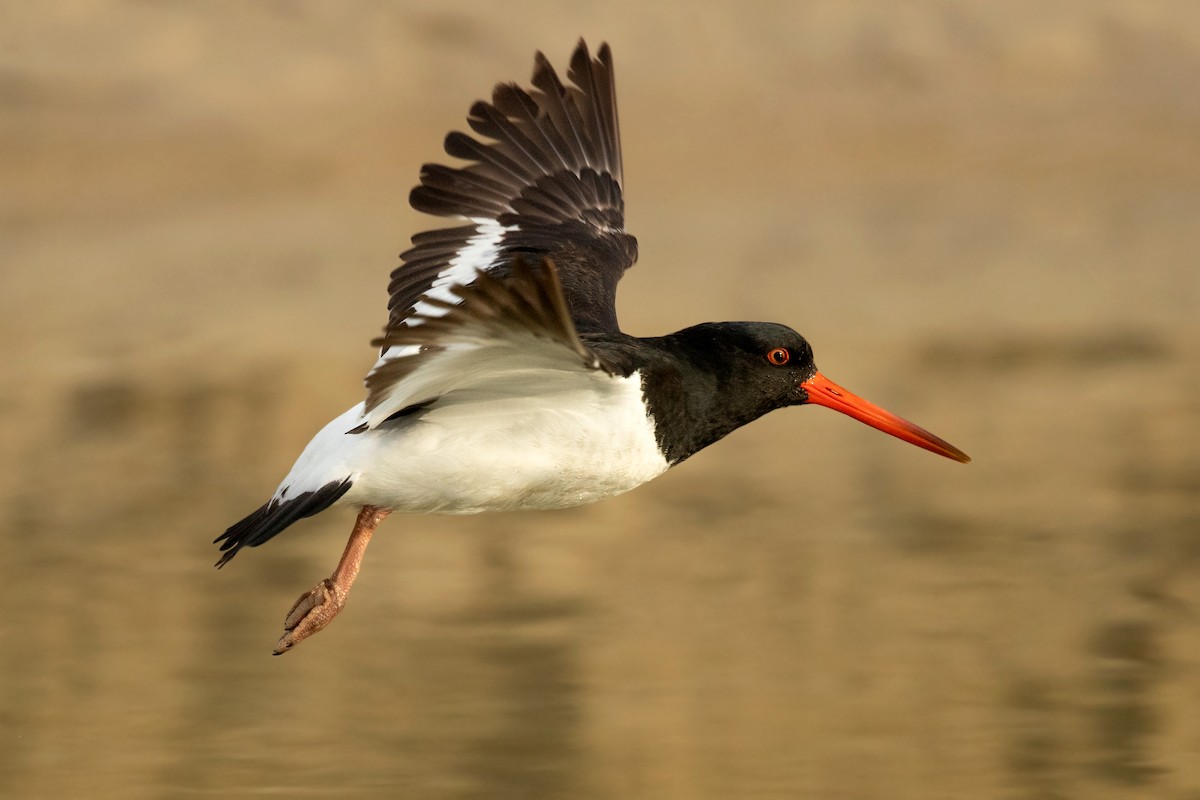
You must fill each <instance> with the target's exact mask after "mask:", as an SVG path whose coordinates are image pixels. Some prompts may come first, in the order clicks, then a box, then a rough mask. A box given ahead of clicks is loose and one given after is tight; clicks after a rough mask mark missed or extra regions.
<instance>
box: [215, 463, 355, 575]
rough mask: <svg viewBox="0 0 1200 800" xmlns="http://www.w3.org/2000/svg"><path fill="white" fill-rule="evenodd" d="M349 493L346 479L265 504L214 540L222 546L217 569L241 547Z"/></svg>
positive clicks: (254, 542)
mask: <svg viewBox="0 0 1200 800" xmlns="http://www.w3.org/2000/svg"><path fill="white" fill-rule="evenodd" d="M348 491H350V479H349V478H346V479H345V480H343V481H333V482H332V483H327V484H325V485H324V486H322V487H321V488H320V489H317V490H316V491H312V492H301V493H300V494H298V495H296V496H295V497H290V498H288V499H287V500H283V501H279V500H272V501H271V502H269V503H266V504H264V505H263V506H261V507H260V508H259V509H258V510H257V511H255V512H254V513H253V514H251V515H250V516H248V517H246V518H245V519H243V520H242V521H241V522H236V523H234V524H233V525H232V526H230V528H229V529H228V530H227V531H225V532H224V533H222V534H221V535H220V536H218V537H217V538H216V539H213V544H216V543H218V542H220V543H221V552H222V555H221V558H220V560H218V561H217V569H220V568H221V567H223V566H225V564H226V563H227V562H228V561H229V559H231V558H233V557H234V556H236V555H237V553H238V550H241V549H242V548H243V547H246V546H250V547H258V546H259V545H260V544H262V543H263V542H265V541H267V540H268V539H270V538H271V537H272V536H274V535H275V534H277V533H280V532H282V531H283V529H284V528H286V527H287V526H289V525H291V524H292V523H293V522H295V521H297V520H301V519H304V518H305V517H311V516H312V515H313V514H319V513H321V512H322V511H324V510H325V509H327V508H329V507H330V506H331V505H333V504H334V503H336V502H337V501H338V499H339V498H340V497H341V496H342V495H344V494H345V493H346V492H348Z"/></svg>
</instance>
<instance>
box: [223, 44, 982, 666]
mask: <svg viewBox="0 0 1200 800" xmlns="http://www.w3.org/2000/svg"><path fill="white" fill-rule="evenodd" d="M567 77H568V78H569V80H570V83H569V84H564V83H563V82H562V81H561V80H560V79H559V76H558V75H557V74H556V73H555V71H554V68H553V67H551V65H550V63H549V62H548V61H547V60H546V57H545V56H544V55H542V54H541V53H538V54H537V55H536V57H535V60H534V69H533V78H532V84H533V86H532V88H530V89H522V88H520V87H518V86H517V85H515V84H511V83H502V84H500V85H498V86H497V87H496V88H495V90H494V91H493V93H492V101H491V102H490V103H487V102H482V101H480V102H477V103H475V105H473V106H472V107H471V111H470V115H469V117H468V119H467V122H468V124H469V125H470V126H471V128H472V129H473V130H474V131H475V133H476V134H478V136H479V137H480V138H473V137H471V136H469V135H467V134H464V133H459V132H453V133H451V134H449V135H448V136H447V137H446V142H445V149H446V153H447V154H449V155H450V156H453V157H454V158H458V159H463V160H465V161H466V162H467V163H466V164H465V165H464V166H459V167H447V166H441V165H438V164H427V165H425V166H424V167H422V168H421V182H420V185H419V186H417V187H416V188H415V189H413V190H412V193H411V195H410V197H409V202H410V203H411V204H412V206H413V208H415V209H417V210H418V211H423V212H426V213H429V214H434V215H437V216H441V217H455V218H458V219H460V220H463V221H464V222H465V224H461V225H459V226H458V227H450V228H443V229H440V230H434V231H429V232H426V233H419V234H417V235H416V236H414V237H413V239H412V244H413V246H412V248H411V249H409V250H408V251H406V252H405V253H403V254H402V255H401V256H400V258H401V261H402V262H403V263H402V264H401V265H400V266H399V267H398V268H397V269H396V270H395V271H394V272H393V273H392V276H391V283H390V284H389V286H388V292H389V293H390V296H391V297H390V300H389V302H388V310H389V312H390V313H389V317H388V321H387V325H386V327H385V329H384V333H383V335H382V336H380V337H379V338H378V339H376V340H375V341H374V342H373V344H374V345H376V346H378V347H380V348H381V350H380V355H379V359H378V361H377V362H376V363H375V366H374V367H373V368H372V369H371V371H370V373H369V374H368V375H367V378H366V389H367V393H366V394H367V396H366V399H365V400H364V401H363V402H361V403H359V404H358V405H356V406H354V407H353V408H351V409H350V410H349V411H347V412H346V413H345V414H342V415H341V416H340V417H338V418H337V419H335V420H333V421H332V422H330V423H329V424H328V425H326V426H325V428H324V429H322V430H321V431H320V432H319V433H318V434H317V435H316V436H315V437H314V438H313V440H312V441H311V442H309V444H308V446H307V447H306V448H305V449H304V452H303V453H301V455H300V458H299V460H297V461H296V463H295V465H294V466H293V467H292V469H291V472H289V473H288V475H287V477H286V478H284V479H283V482H282V483H281V484H280V485H279V488H278V489H277V490H276V491H275V494H274V495H273V496H272V497H271V499H270V500H269V501H268V502H267V503H265V504H264V505H263V506H262V507H261V508H259V509H258V510H257V511H255V512H254V513H252V514H250V515H249V516H248V517H246V518H245V519H243V520H241V521H240V522H238V523H236V524H235V525H233V526H232V527H230V528H229V529H228V530H226V531H225V533H223V534H221V535H220V536H219V537H217V539H216V542H219V543H220V544H221V550H222V551H223V553H222V555H221V558H220V560H219V561H217V566H218V567H220V566H223V565H224V564H226V563H227V562H228V561H229V560H230V559H231V558H233V557H234V556H235V555H237V553H238V551H239V550H241V549H242V548H243V547H246V546H250V547H256V546H258V545H260V544H262V543H263V542H266V541H267V540H268V539H270V538H271V537H273V536H275V535H276V534H277V533H279V532H281V531H282V530H284V529H285V528H287V527H288V526H289V525H291V524H292V523H293V522H295V521H297V520H299V519H302V518H304V517H310V516H312V515H314V514H317V513H318V512H321V511H324V510H325V509H327V508H329V507H330V506H334V505H348V506H352V507H355V508H358V509H359V514H358V520H357V521H356V523H355V525H354V530H353V531H352V532H351V534H350V540H349V542H348V543H347V545H346V549H345V552H344V553H343V555H342V558H341V561H340V562H339V563H338V566H337V569H335V570H334V572H333V574H332V575H331V576H330V577H328V578H326V579H325V580H323V581H321V582H320V583H318V584H317V585H316V586H315V587H314V588H313V589H311V590H309V591H308V592H305V593H304V594H303V595H301V596H300V599H299V600H297V601H296V603H295V605H294V606H293V607H292V609H291V611H289V612H288V614H287V617H286V619H285V622H284V630H285V633H284V635H283V637H282V638H281V639H280V640H279V642H278V644H277V645H276V647H275V654H276V655H278V654H280V653H283V652H286V651H287V650H288V649H290V648H292V647H294V646H295V645H296V644H297V643H299V642H301V641H303V640H304V639H306V638H308V637H309V636H311V635H312V634H314V633H316V632H317V631H319V630H321V629H322V628H324V627H325V626H326V625H327V624H329V622H330V620H332V619H333V618H334V617H335V616H336V615H337V614H338V612H339V611H341V609H342V607H343V605H344V604H345V602H346V596H347V594H348V593H349V591H350V586H351V584H352V583H353V582H354V579H355V577H356V576H357V575H358V569H359V565H360V563H361V561H362V557H363V552H364V551H365V549H366V547H367V543H368V542H369V540H370V538H371V534H372V533H373V532H374V530H375V528H376V526H378V525H379V523H380V522H381V521H382V520H383V519H384V518H385V517H386V516H387V515H388V514H390V513H392V512H393V511H399V512H404V513H444V514H470V513H475V512H480V511H503V510H513V509H546V508H565V507H568V506H575V505H580V504H582V503H590V502H592V501H594V500H599V499H601V498H604V497H611V496H612V495H616V494H620V493H621V492H625V491H628V490H630V489H632V488H634V487H635V486H638V485H640V484H642V483H645V482H646V481H648V480H650V479H651V478H653V477H655V476H657V475H660V474H662V473H663V472H664V471H665V470H667V469H668V468H669V467H672V466H674V465H676V464H678V463H680V462H681V461H683V460H684V459H686V458H688V457H689V456H691V455H692V454H694V453H696V452H698V451H699V450H702V449H703V448H705V447H707V446H708V445H710V444H712V443H713V442H715V441H717V440H718V439H720V438H721V437H723V436H725V435H726V434H728V433H729V432H730V431H732V430H734V429H736V428H738V427H740V426H742V425H745V424H746V423H748V422H751V421H753V420H755V419H758V418H759V417H761V416H762V415H764V414H766V413H767V412H769V411H773V410H775V409H777V408H783V407H785V406H798V405H804V404H816V405H822V406H825V407H827V408H832V409H834V410H836V411H840V412H842V413H844V414H848V415H849V416H851V417H854V418H855V419H858V420H860V421H862V422H865V423H866V424H868V425H871V426H872V427H875V428H878V429H879V430H881V431H884V432H886V433H889V434H891V435H893V436H896V437H898V438H900V439H903V440H905V441H907V442H911V443H912V444H915V445H917V446H918V447H923V448H925V449H926V450H931V451H933V452H934V453H938V454H940V455H943V456H946V457H948V458H952V459H954V460H956V461H962V462H966V461H968V460H969V459H968V457H967V456H966V454H965V453H963V452H962V451H961V450H959V449H958V448H956V447H954V446H953V445H951V444H949V443H947V442H945V441H943V440H942V439H939V438H938V437H937V436H934V435H933V434H931V433H929V432H928V431H925V430H923V429H921V428H919V427H917V426H916V425H913V424H912V423H910V422H907V421H905V420H903V419H900V418H899V417H896V416H894V415H893V414H890V413H888V412H886V411H884V410H883V409H881V408H878V407H877V406H874V405H872V404H871V403H868V402H867V401H865V400H863V399H861V398H859V397H856V396H855V395H853V394H851V393H850V392H848V391H846V390H845V389H843V388H841V387H840V386H838V385H837V384H835V383H833V382H832V381H830V380H829V379H828V378H826V377H825V376H824V375H822V374H821V373H819V372H817V368H816V366H815V365H814V363H813V354H812V348H810V347H809V345H808V342H807V341H805V340H804V338H803V337H802V336H800V335H799V334H798V333H796V332H795V331H793V330H792V329H791V328H788V327H786V326H784V325H778V324H775V323H768V322H708V323H703V324H700V325H696V326H694V327H691V328H685V329H684V330H681V331H677V332H675V333H671V334H667V335H666V336H659V337H653V338H644V339H643V338H638V337H634V336H628V335H626V334H624V333H622V332H621V330H620V328H619V327H618V326H617V315H616V289H617V281H619V280H620V279H621V275H622V274H623V273H624V272H625V270H626V269H628V268H629V267H630V266H632V265H633V263H634V261H635V260H636V258H637V240H636V239H634V237H633V236H630V235H629V234H628V233H626V232H625V229H624V200H623V197H622V191H621V185H622V171H621V142H620V136H619V132H618V125H617V99H616V92H615V88H614V83H613V64H612V54H611V52H610V50H609V48H608V46H607V45H601V47H600V49H599V51H598V53H597V55H596V57H595V58H593V57H592V55H591V54H590V53H589V52H588V48H587V45H586V44H585V43H584V42H583V41H582V40H581V41H580V42H579V44H578V46H577V47H576V48H575V51H574V53H573V55H572V56H571V62H570V69H569V71H568V73H567Z"/></svg>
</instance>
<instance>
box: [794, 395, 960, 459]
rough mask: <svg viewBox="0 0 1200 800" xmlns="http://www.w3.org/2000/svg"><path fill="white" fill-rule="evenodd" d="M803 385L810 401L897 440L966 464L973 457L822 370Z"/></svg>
mask: <svg viewBox="0 0 1200 800" xmlns="http://www.w3.org/2000/svg"><path fill="white" fill-rule="evenodd" d="M800 385H801V386H802V387H803V388H804V390H805V391H806V392H807V393H808V402H810V403H816V404H817V405H819V406H825V407H826V408H832V409H833V410H834V411H840V412H842V413H843V414H846V415H847V416H851V417H854V418H855V419H856V420H858V421H859V422H865V423H866V424H868V425H870V426H871V427H872V428H878V429H879V430H881V431H883V432H884V433H890V434H891V435H892V436H895V437H896V438H897V439H903V440H904V441H906V442H909V443H911V444H915V445H916V446H917V447H923V448H925V449H926V450H928V451H930V452H931V453H937V454H938V455H939V456H945V457H946V458H953V459H954V460H955V461H961V462H962V463H964V464H965V463H967V462H968V461H970V460H971V457H970V456H968V455H967V454H966V453H964V452H963V451H962V450H959V449H958V448H957V447H955V446H954V445H952V444H950V443H949V442H947V441H945V440H944V439H940V438H938V437H937V436H934V435H933V434H932V433H930V432H929V431H927V430H925V429H924V428H919V427H917V426H916V425H913V424H912V423H911V422H909V421H908V420H906V419H901V418H900V417H897V416H896V415H895V414H891V413H889V412H887V411H884V410H883V409H882V408H880V407H879V406H877V405H875V404H874V403H868V402H867V401H866V400H863V399H862V398H861V397H859V396H857V395H853V394H850V392H847V391H846V390H845V389H843V388H842V387H840V386H838V385H837V384H836V383H834V382H833V381H831V380H829V379H828V378H826V377H825V376H824V375H822V374H821V373H819V372H818V373H817V374H816V375H813V376H812V377H811V378H809V379H808V380H806V381H804V382H803V383H801V384H800Z"/></svg>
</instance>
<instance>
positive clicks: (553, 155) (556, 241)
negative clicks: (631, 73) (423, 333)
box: [377, 40, 637, 366]
mask: <svg viewBox="0 0 1200 800" xmlns="http://www.w3.org/2000/svg"><path fill="white" fill-rule="evenodd" d="M567 77H568V78H569V79H570V81H571V84H570V85H564V84H563V83H562V81H561V80H560V79H559V77H558V75H557V74H556V73H555V71H554V68H553V67H552V66H550V62H549V61H547V60H546V57H545V56H544V55H542V54H541V53H538V54H537V56H536V58H535V61H534V70H533V79H532V84H533V88H532V89H529V90H526V89H522V88H520V87H518V86H516V85H515V84H499V85H498V86H496V88H495V90H494V91H493V93H492V102H491V103H487V102H483V101H480V102H477V103H475V105H474V106H472V107H471V111H470V115H469V116H468V118H467V122H468V124H469V125H470V126H471V128H472V129H473V130H474V131H475V133H477V134H479V136H480V137H482V138H481V139H476V138H473V137H471V136H469V135H467V134H465V133H459V132H453V133H451V134H450V135H448V136H447V137H446V145H445V147H446V153H447V154H449V155H451V156H453V157H455V158H461V159H465V160H467V161H468V162H470V163H468V164H467V165H466V166H463V167H459V168H455V167H447V166H442V165H438V164H426V165H425V166H424V167H422V169H421V183H420V185H419V186H417V187H416V188H415V189H413V191H412V194H411V195H410V197H409V202H410V203H411V204H412V206H413V208H415V209H416V210H418V211H424V212H426V213H429V214H435V215H437V216H442V217H460V218H463V219H466V220H467V221H468V222H469V224H467V225H462V226H460V227H453V228H445V229H442V230H435V231H430V232H427V233H420V234H417V235H416V236H414V237H413V239H412V243H413V247H412V249H410V250H408V251H407V252H405V253H403V254H402V255H401V260H402V261H403V262H404V263H403V264H401V265H400V266H399V267H398V268H397V269H396V270H395V271H394V272H393V273H392V279H391V283H390V284H389V286H388V292H389V294H390V299H389V302H388V311H389V318H388V325H387V329H386V332H385V335H384V337H383V340H385V341H386V340H388V339H389V338H395V337H393V336H392V334H394V333H397V332H399V331H400V330H401V329H403V328H405V327H409V326H411V325H412V324H413V323H414V322H416V317H420V318H426V319H427V318H430V317H435V316H438V315H439V314H442V313H445V312H446V311H447V310H448V309H449V308H450V307H451V306H452V305H453V304H454V302H455V298H454V293H453V292H452V290H451V287H453V286H455V285H469V284H471V283H473V282H474V281H475V280H476V278H477V276H478V275H479V274H481V273H487V274H492V275H496V276H500V277H504V276H506V275H508V274H509V272H510V270H511V265H512V263H513V261H514V259H516V258H522V259H524V260H526V261H527V262H530V263H538V262H539V261H540V260H541V259H543V258H547V259H550V260H552V261H553V262H554V263H555V264H556V265H557V268H558V275H559V278H560V280H561V283H562V294H563V297H564V298H565V301H566V304H567V308H568V310H569V314H570V317H571V319H572V320H573V321H574V324H575V327H576V328H577V329H578V330H580V331H584V332H590V331H616V330H617V317H616V290H617V282H618V281H619V280H620V278H621V275H622V274H623V273H624V272H625V270H626V269H628V268H629V267H630V266H631V265H632V264H633V262H634V261H635V260H636V258H637V240H636V239H634V238H633V237H632V236H630V235H628V234H627V233H625V231H624V200H623V198H622V194H621V182H622V177H621V140H620V134H619V131H618V126H617V100H616V89H615V87H614V84H613V66H612V53H611V52H610V51H609V48H608V45H606V44H604V45H601V46H600V50H599V52H598V53H597V57H596V58H592V56H591V55H590V54H589V52H588V49H587V45H586V44H585V43H584V42H583V41H582V40H580V42H579V45H578V46H577V47H576V48H575V52H574V54H573V55H572V56H571V66H570V70H569V71H568V73H567ZM414 315H415V317H414ZM401 338H402V337H401ZM387 355H388V354H387V353H386V351H385V354H384V357H385V358H386V357H387ZM377 366H382V364H381V365H377Z"/></svg>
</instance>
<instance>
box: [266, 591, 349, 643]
mask: <svg viewBox="0 0 1200 800" xmlns="http://www.w3.org/2000/svg"><path fill="white" fill-rule="evenodd" d="M345 603H346V593H345V592H344V591H341V590H340V589H339V587H338V586H337V585H336V584H335V583H334V582H333V581H332V580H331V579H330V578H326V579H325V580H323V581H321V582H320V583H318V584H317V585H316V586H314V587H313V588H311V589H309V590H308V591H307V592H305V593H304V594H302V595H300V598H299V599H298V600H296V603H295V605H293V606H292V609H291V610H290V611H289V612H288V615H287V618H286V619H285V620H284V621H283V629H284V630H285V631H286V633H285V634H284V635H283V636H282V637H280V639H279V641H278V642H277V643H276V644H275V655H281V654H283V653H286V652H287V651H288V650H290V649H292V648H293V647H295V646H296V645H298V644H299V643H300V642H302V641H304V640H305V639H307V638H308V637H309V636H312V635H313V634H314V633H316V632H317V631H319V630H321V629H322V628H324V627H325V626H326V625H328V624H329V623H330V622H331V621H332V620H333V618H334V617H336V616H337V615H338V612H340V611H341V610H342V606H344V605H345Z"/></svg>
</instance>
